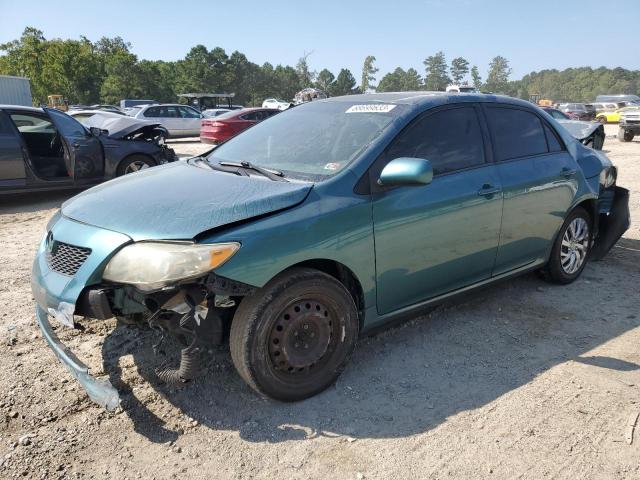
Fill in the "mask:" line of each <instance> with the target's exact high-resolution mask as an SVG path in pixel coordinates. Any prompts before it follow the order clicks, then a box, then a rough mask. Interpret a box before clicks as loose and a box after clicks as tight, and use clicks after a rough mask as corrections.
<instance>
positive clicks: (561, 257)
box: [543, 207, 592, 284]
mask: <svg viewBox="0 0 640 480" xmlns="http://www.w3.org/2000/svg"><path fill="white" fill-rule="evenodd" d="M591 236H592V233H591V217H590V216H589V214H588V213H587V211H586V210H585V209H584V208H582V207H577V208H575V209H574V210H573V211H572V212H571V213H570V214H569V216H568V217H567V219H566V220H565V221H564V223H563V224H562V227H561V228H560V232H559V233H558V237H557V238H556V241H555V243H554V244H553V248H552V250H551V258H549V263H548V264H547V266H546V267H545V269H544V270H543V272H544V274H545V277H546V278H547V279H549V280H551V281H552V282H554V283H561V284H567V283H571V282H573V281H574V280H575V279H576V278H578V277H579V276H580V274H581V273H582V270H584V267H585V265H586V264H587V257H588V255H589V248H590V246H591Z"/></svg>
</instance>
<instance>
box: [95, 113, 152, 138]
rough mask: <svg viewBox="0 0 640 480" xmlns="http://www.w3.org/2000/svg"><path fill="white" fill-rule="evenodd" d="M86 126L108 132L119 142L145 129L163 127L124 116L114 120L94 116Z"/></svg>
mask: <svg viewBox="0 0 640 480" xmlns="http://www.w3.org/2000/svg"><path fill="white" fill-rule="evenodd" d="M85 126H87V127H98V128H101V129H102V130H107V131H108V132H109V137H111V138H115V139H118V140H119V139H122V138H124V137H126V136H128V135H132V134H136V133H139V132H142V131H144V130H145V129H147V130H151V129H154V128H155V127H158V126H161V124H159V123H157V122H150V121H148V120H140V119H138V118H133V117H125V116H122V117H120V118H113V117H104V116H100V115H94V116H93V117H89V118H88V119H87V120H86V121H85Z"/></svg>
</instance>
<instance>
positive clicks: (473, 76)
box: [471, 65, 482, 90]
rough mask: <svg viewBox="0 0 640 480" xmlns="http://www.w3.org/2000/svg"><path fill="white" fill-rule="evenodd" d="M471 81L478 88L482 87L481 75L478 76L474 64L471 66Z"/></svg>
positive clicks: (478, 73)
mask: <svg viewBox="0 0 640 480" xmlns="http://www.w3.org/2000/svg"><path fill="white" fill-rule="evenodd" d="M471 82H472V83H473V86H474V87H476V88H477V89H478V90H480V89H481V88H482V77H481V76H480V72H479V71H478V67H476V66H475V65H474V66H473V67H471Z"/></svg>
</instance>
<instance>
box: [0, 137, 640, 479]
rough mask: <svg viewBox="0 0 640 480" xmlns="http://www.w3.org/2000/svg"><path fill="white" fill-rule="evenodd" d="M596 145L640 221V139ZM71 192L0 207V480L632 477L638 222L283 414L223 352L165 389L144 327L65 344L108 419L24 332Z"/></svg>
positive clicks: (405, 336)
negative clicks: (97, 389)
mask: <svg viewBox="0 0 640 480" xmlns="http://www.w3.org/2000/svg"><path fill="white" fill-rule="evenodd" d="M608 132H609V133H613V132H614V129H613V128H611V127H609V126H608ZM174 146H175V148H176V149H177V150H178V151H179V152H180V153H182V154H186V153H195V152H198V151H203V150H206V149H207V148H208V147H206V146H203V145H201V144H199V143H198V142H190V141H181V142H176V143H174ZM604 148H605V150H606V151H607V152H608V154H609V156H610V157H611V159H612V160H613V161H614V163H615V164H616V165H617V166H618V167H619V180H618V183H619V184H620V185H623V186H625V187H627V188H629V189H631V190H632V196H631V209H632V216H634V217H635V218H640V138H639V139H636V141H634V142H632V143H628V144H622V143H619V142H618V141H617V140H616V139H615V138H611V137H608V138H607V141H606V143H605V147H604ZM71 195H72V194H70V193H49V194H38V195H33V194H31V195H21V196H13V197H1V198H0V371H2V372H3V373H2V375H0V478H25V477H26V478H42V479H49V478H109V479H112V478H115V479H122V478H127V479H134V478H145V479H147V478H151V479H165V478H166V479H168V478H182V479H184V478H189V479H205V478H206V479H217V478H238V479H251V478H256V479H257V478H259V479H275V478H281V479H309V478H331V479H363V478H367V479H391V478H393V479H395V478H398V479H412V478H434V479H435V478H464V479H469V478H473V479H485V478H487V479H488V478H491V479H516V478H517V479H521V478H522V479H524V478H531V479H540V478H567V479H608V478H614V479H638V478H640V420H639V421H638V425H637V426H636V428H635V432H634V431H633V427H632V426H631V425H630V424H633V422H634V421H635V420H634V419H635V418H636V417H637V415H638V414H639V413H640V349H639V345H640V224H639V223H635V224H634V225H633V226H632V227H631V229H630V230H629V231H628V232H627V233H626V234H625V236H624V238H623V239H621V241H620V242H619V243H618V245H617V246H616V247H615V248H614V249H613V250H612V251H611V253H610V254H609V255H608V257H606V258H605V259H604V260H603V261H601V262H598V263H591V264H589V265H588V266H587V268H586V270H585V271H584V273H583V275H582V277H581V278H580V280H579V281H577V282H575V283H574V284H572V285H569V286H566V287H560V286H552V285H549V284H547V283H544V282H543V281H542V280H540V279H539V278H538V277H537V276H536V275H534V274H532V275H527V276H525V277H522V278H519V279H517V280H514V281H511V282H508V283H503V284H500V285H498V286H495V287H493V288H490V289H487V290H484V291H482V292H480V293H478V294H477V295H475V296H474V297H472V298H469V299H467V300H465V301H464V302H458V303H455V304H448V305H445V306H442V307H440V308H438V309H437V310H435V311H433V312H431V313H430V314H429V315H426V316H423V317H420V318H415V319H413V320H411V321H409V322H408V323H405V324H403V325H402V326H400V327H397V328H393V329H391V330H388V331H386V332H384V333H382V334H379V335H377V336H375V337H370V338H366V339H363V340H362V341H361V342H360V343H359V345H358V348H357V349H356V352H355V354H354V356H353V358H352V361H351V363H350V365H349V367H348V368H347V369H346V371H345V372H344V374H343V375H342V376H341V378H340V379H339V381H338V382H337V384H336V385H335V386H334V387H332V388H330V389H329V390H328V391H326V392H324V393H322V394H320V395H318V396H316V397H314V398H312V399H310V400H307V401H304V402H300V403H295V404H283V403H277V402H273V401H269V400H265V399H262V398H259V397H258V396H256V395H255V394H254V393H253V392H252V391H251V390H250V389H249V388H248V387H246V386H245V385H244V384H243V382H242V381H241V380H240V378H239V377H238V375H237V374H236V372H235V370H234V367H233V365H232V363H231V360H230V357H229V354H228V347H220V348H216V349H213V350H212V351H210V354H209V355H208V356H207V359H206V373H205V375H204V376H203V377H202V378H200V379H198V380H197V381H195V382H193V383H191V384H189V385H187V386H186V387H184V388H182V389H179V390H171V389H168V388H166V387H165V386H162V385H159V384H158V382H157V381H156V380H155V377H154V374H153V370H154V368H155V367H156V366H158V363H159V360H158V359H157V358H154V357H153V354H152V352H151V346H152V344H153V343H154V341H155V340H156V337H155V335H154V334H153V333H152V332H150V331H146V330H138V329H135V328H132V327H117V328H115V322H114V321H107V322H93V323H90V324H89V325H88V326H87V330H86V331H85V332H84V333H79V332H76V331H70V330H65V331H63V332H61V338H62V339H63V340H64V341H65V342H66V343H67V344H68V345H69V346H70V347H71V349H72V350H73V351H74V352H76V353H77V354H78V355H79V357H80V358H82V359H83V360H85V361H86V362H87V363H88V364H89V365H90V367H91V371H92V373H94V374H98V375H108V376H109V378H110V380H111V381H112V383H113V384H114V385H115V386H116V387H117V388H118V389H119V390H120V391H121V392H123V395H122V396H123V399H124V400H123V408H122V409H121V410H120V411H118V412H116V413H113V414H111V413H107V412H106V411H104V410H103V409H102V408H100V407H97V406H95V405H94V404H92V403H91V402H90V401H89V400H88V398H87V396H86V395H85V393H84V392H83V390H82V389H81V387H80V386H79V385H78V384H77V383H76V382H75V381H74V380H73V378H72V377H71V376H70V375H69V374H68V372H67V371H66V370H65V369H64V368H63V367H62V365H61V364H60V363H59V362H58V361H57V360H56V358H55V357H54V355H53V353H52V352H51V350H50V349H49V348H48V347H47V346H46V344H45V341H44V340H43V338H42V336H41V335H40V333H39V330H38V328H37V326H36V324H35V318H34V306H33V300H32V297H31V290H30V285H29V279H30V270H31V262H32V259H33V255H34V251H35V248H36V244H37V242H38V241H39V239H40V237H41V236H42V234H43V230H44V227H45V224H46V221H47V219H48V218H49V217H50V216H51V215H52V214H53V213H54V212H55V211H56V209H57V208H59V206H60V204H61V203H62V202H63V201H64V200H65V199H67V198H69V197H70V196H71ZM60 330H61V329H59V331H60ZM103 361H104V362H105V364H104V365H103ZM632 434H633V437H632Z"/></svg>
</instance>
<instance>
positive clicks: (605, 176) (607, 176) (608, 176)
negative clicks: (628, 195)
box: [599, 167, 618, 189]
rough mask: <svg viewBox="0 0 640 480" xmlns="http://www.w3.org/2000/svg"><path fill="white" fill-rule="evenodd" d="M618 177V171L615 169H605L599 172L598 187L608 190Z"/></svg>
mask: <svg viewBox="0 0 640 480" xmlns="http://www.w3.org/2000/svg"><path fill="white" fill-rule="evenodd" d="M617 176H618V171H617V170H616V167H609V168H605V169H603V170H602V171H601V172H600V180H599V183H600V187H601V188H603V189H604V188H609V187H611V186H612V185H615V183H616V177H617Z"/></svg>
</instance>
